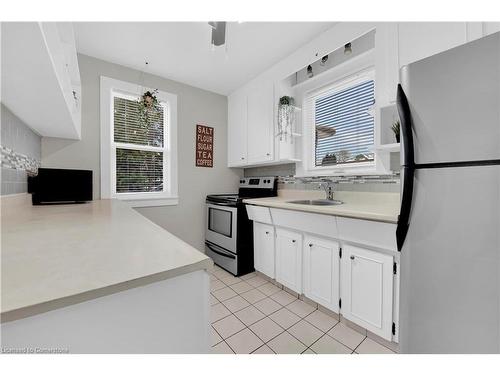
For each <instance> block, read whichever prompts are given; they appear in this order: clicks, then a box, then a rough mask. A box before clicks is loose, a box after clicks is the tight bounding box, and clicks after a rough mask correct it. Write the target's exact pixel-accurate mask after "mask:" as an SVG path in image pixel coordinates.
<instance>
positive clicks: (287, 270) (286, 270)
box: [276, 228, 302, 293]
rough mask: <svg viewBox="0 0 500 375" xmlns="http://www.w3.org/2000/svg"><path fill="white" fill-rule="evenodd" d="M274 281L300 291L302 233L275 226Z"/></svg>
mask: <svg viewBox="0 0 500 375" xmlns="http://www.w3.org/2000/svg"><path fill="white" fill-rule="evenodd" d="M276 281H278V282H279V283H281V284H283V285H284V286H286V287H287V288H289V289H291V290H293V291H294V292H297V293H302V235H301V234H300V233H297V232H294V231H291V230H287V229H283V228H276Z"/></svg>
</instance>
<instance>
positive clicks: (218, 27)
mask: <svg viewBox="0 0 500 375" xmlns="http://www.w3.org/2000/svg"><path fill="white" fill-rule="evenodd" d="M208 24H209V25H210V26H211V27H212V38H211V44H212V48H213V47H218V46H222V45H223V44H225V43H226V22H224V21H222V22H214V21H210V22H209V23H208Z"/></svg>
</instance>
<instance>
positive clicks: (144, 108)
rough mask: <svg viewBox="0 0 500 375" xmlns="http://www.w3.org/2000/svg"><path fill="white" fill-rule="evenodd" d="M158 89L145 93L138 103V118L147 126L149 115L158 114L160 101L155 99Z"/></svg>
mask: <svg viewBox="0 0 500 375" xmlns="http://www.w3.org/2000/svg"><path fill="white" fill-rule="evenodd" d="M157 94H158V89H155V90H152V91H149V90H148V91H146V92H145V93H144V94H142V95H141V97H140V98H139V101H138V104H139V106H138V110H139V116H140V119H141V121H142V123H143V124H147V123H148V120H149V118H150V115H155V114H157V113H158V112H160V101H159V100H158V98H157V97H156V95H157Z"/></svg>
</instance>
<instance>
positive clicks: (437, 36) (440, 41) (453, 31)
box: [398, 22, 467, 66]
mask: <svg viewBox="0 0 500 375" xmlns="http://www.w3.org/2000/svg"><path fill="white" fill-rule="evenodd" d="M398 33H399V64H400V66H404V65H407V64H409V63H411V62H414V61H417V60H421V59H424V58H426V57H429V56H432V55H435V54H436V53H439V52H443V51H446V50H447V49H450V48H453V47H456V46H459V45H460V44H464V43H466V41H467V39H466V38H467V23H466V22H401V23H399V24H398Z"/></svg>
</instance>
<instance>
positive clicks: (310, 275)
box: [304, 235, 340, 313]
mask: <svg viewBox="0 0 500 375" xmlns="http://www.w3.org/2000/svg"><path fill="white" fill-rule="evenodd" d="M339 249H340V246H339V243H338V242H336V241H332V240H326V239H323V238H320V237H315V236H310V235H306V236H305V237H304V294H305V296H306V297H309V298H310V299H312V300H313V301H315V302H317V303H319V304H321V305H323V306H324V307H326V308H328V309H330V310H332V311H334V312H336V313H338V312H339V281H340V270H339V269H340V258H339Z"/></svg>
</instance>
